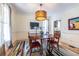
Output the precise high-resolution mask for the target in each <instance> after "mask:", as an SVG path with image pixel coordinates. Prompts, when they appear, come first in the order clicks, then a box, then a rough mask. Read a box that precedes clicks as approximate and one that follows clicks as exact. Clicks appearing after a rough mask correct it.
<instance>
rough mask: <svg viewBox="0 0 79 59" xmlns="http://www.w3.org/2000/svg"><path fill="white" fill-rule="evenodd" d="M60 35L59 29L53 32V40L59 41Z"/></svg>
mask: <svg viewBox="0 0 79 59" xmlns="http://www.w3.org/2000/svg"><path fill="white" fill-rule="evenodd" d="M60 36H61V34H60V32H59V31H56V32H54V40H55V41H57V42H59V39H60Z"/></svg>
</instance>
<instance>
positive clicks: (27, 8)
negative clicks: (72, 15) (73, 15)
mask: <svg viewBox="0 0 79 59" xmlns="http://www.w3.org/2000/svg"><path fill="white" fill-rule="evenodd" d="M11 5H12V6H13V7H14V8H15V9H16V11H17V12H18V13H23V14H34V13H35V11H36V10H38V9H40V6H39V5H40V4H39V3H14V4H11ZM75 6H79V4H78V3H43V6H42V9H44V10H45V11H47V13H48V14H49V15H50V14H58V13H61V12H64V11H65V10H68V9H69V8H70V9H71V8H73V7H75Z"/></svg>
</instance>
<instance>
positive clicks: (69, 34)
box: [60, 6, 79, 47]
mask: <svg viewBox="0 0 79 59" xmlns="http://www.w3.org/2000/svg"><path fill="white" fill-rule="evenodd" d="M74 17H79V7H78V6H75V7H74V8H71V9H68V10H67V11H65V12H64V13H63V14H62V16H61V18H60V20H61V34H62V35H61V39H62V41H64V42H66V43H68V44H70V45H73V46H75V47H79V30H68V19H70V18H74Z"/></svg>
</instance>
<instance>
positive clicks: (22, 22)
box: [11, 8, 28, 42]
mask: <svg viewBox="0 0 79 59" xmlns="http://www.w3.org/2000/svg"><path fill="white" fill-rule="evenodd" d="M11 22H12V40H13V42H14V41H16V40H25V39H27V32H28V31H27V29H28V24H27V17H26V15H23V14H19V13H17V12H16V10H15V9H14V8H12V20H11Z"/></svg>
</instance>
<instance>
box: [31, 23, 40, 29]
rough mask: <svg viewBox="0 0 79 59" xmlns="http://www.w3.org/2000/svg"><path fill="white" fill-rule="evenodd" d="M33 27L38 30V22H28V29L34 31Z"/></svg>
mask: <svg viewBox="0 0 79 59" xmlns="http://www.w3.org/2000/svg"><path fill="white" fill-rule="evenodd" d="M35 27H36V28H38V27H39V23H38V22H30V28H31V29H35Z"/></svg>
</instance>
